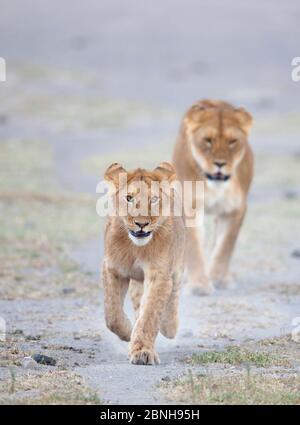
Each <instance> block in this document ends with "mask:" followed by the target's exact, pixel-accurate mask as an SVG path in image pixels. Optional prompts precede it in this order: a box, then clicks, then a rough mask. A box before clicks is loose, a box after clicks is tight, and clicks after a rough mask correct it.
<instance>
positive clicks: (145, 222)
mask: <svg viewBox="0 0 300 425" xmlns="http://www.w3.org/2000/svg"><path fill="white" fill-rule="evenodd" d="M134 223H135V224H136V225H137V226H139V227H140V228H141V229H143V228H144V227H146V226H148V224H149V221H134Z"/></svg>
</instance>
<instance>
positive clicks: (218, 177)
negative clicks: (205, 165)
mask: <svg viewBox="0 0 300 425" xmlns="http://www.w3.org/2000/svg"><path fill="white" fill-rule="evenodd" d="M204 175H205V177H206V178H207V180H211V181H221V182H226V181H227V180H229V179H230V176H229V175H226V174H223V173H220V172H218V173H215V174H209V173H204Z"/></svg>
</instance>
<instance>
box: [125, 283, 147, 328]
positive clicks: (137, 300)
mask: <svg viewBox="0 0 300 425" xmlns="http://www.w3.org/2000/svg"><path fill="white" fill-rule="evenodd" d="M143 293H144V283H143V282H139V281H137V280H134V279H131V280H130V283H129V295H130V298H131V301H132V305H133V308H134V313H135V320H137V319H138V317H139V313H140V307H141V302H142V297H143Z"/></svg>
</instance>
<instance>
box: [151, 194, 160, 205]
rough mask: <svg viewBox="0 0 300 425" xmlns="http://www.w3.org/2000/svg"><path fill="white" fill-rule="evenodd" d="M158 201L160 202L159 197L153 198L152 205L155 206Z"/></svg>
mask: <svg viewBox="0 0 300 425" xmlns="http://www.w3.org/2000/svg"><path fill="white" fill-rule="evenodd" d="M158 200H159V197H158V196H152V198H151V200H150V201H151V204H155V203H156V202H157V201H158Z"/></svg>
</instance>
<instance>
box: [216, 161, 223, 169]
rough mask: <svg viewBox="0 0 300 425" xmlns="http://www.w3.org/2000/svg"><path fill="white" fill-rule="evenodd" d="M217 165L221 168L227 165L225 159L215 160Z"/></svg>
mask: <svg viewBox="0 0 300 425" xmlns="http://www.w3.org/2000/svg"><path fill="white" fill-rule="evenodd" d="M215 165H216V166H217V167H219V168H222V167H224V165H226V162H225V161H215Z"/></svg>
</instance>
